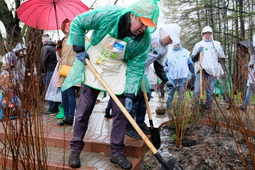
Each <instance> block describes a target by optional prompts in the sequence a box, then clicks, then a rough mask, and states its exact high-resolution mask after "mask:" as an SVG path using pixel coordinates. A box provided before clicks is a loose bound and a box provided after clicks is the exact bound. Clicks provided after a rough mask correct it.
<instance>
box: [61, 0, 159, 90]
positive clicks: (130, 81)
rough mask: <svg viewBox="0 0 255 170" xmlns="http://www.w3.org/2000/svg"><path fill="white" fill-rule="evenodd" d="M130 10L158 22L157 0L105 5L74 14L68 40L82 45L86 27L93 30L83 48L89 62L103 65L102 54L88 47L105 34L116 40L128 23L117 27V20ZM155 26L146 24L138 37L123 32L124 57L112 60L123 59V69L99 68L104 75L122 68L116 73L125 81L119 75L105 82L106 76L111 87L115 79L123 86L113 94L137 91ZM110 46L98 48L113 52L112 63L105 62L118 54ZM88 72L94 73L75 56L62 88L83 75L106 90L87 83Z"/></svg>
mask: <svg viewBox="0 0 255 170" xmlns="http://www.w3.org/2000/svg"><path fill="white" fill-rule="evenodd" d="M129 12H131V13H133V14H134V15H136V16H142V17H147V18H151V19H152V20H153V21H154V23H156V24H157V18H158V16H159V10H158V6H157V3H156V2H154V1H153V0H144V1H138V2H136V3H134V4H133V5H131V6H130V7H128V8H123V7H119V6H108V7H104V8H99V9H96V10H93V11H89V12H85V13H83V14H81V15H79V16H77V17H76V18H75V19H74V20H73V22H72V26H71V30H70V36H69V39H68V43H70V44H71V45H78V46H84V44H85V36H86V33H87V31H89V30H93V32H92V35H91V37H90V43H89V44H88V46H87V48H86V49H87V52H88V54H89V55H90V61H91V63H92V65H94V66H95V67H97V68H100V67H101V68H105V65H107V64H106V63H104V59H103V60H102V58H104V56H99V57H98V56H95V55H93V52H92V51H91V50H90V48H94V47H95V46H97V45H98V44H99V43H100V42H101V41H102V40H104V38H105V37H106V36H108V37H110V38H114V39H117V40H118V31H119V29H129V24H126V25H123V26H126V28H118V27H119V26H120V24H119V20H120V18H121V17H123V16H124V15H125V14H127V13H129ZM81 23H82V24H81ZM154 30H155V28H152V27H148V28H147V29H146V32H145V33H144V34H143V35H142V36H140V37H133V36H126V37H125V38H124V39H121V41H124V43H125V52H124V57H123V58H121V59H118V58H116V60H115V61H118V62H119V61H121V62H122V63H124V64H125V65H126V69H124V70H123V69H120V70H119V69H118V68H116V69H113V68H110V69H103V70H101V71H100V70H99V73H100V75H101V76H102V77H103V78H104V79H105V78H107V76H105V75H108V77H109V75H111V76H114V75H115V74H118V73H120V72H122V73H123V72H124V74H119V75H121V76H119V77H122V76H125V78H124V81H125V82H124V83H123V82H120V79H113V80H111V82H107V79H105V81H106V83H109V84H108V85H109V86H110V88H113V89H114V88H115V87H114V85H115V84H114V81H115V82H119V84H120V86H124V88H123V90H122V89H121V88H120V89H118V90H116V91H114V90H113V91H114V93H115V94H123V93H126V94H131V95H136V94H137V92H138V90H139V88H140V82H141V79H142V77H143V73H144V68H145V61H146V59H147V55H148V52H149V47H150V42H151V37H150V33H152V32H153V31H154ZM115 44H116V43H115ZM120 45H122V44H120ZM106 47H107V46H106ZM113 48H114V46H110V47H109V49H107V48H106V50H105V51H106V52H105V51H104V52H102V51H103V50H102V49H101V52H100V53H101V55H105V54H106V55H107V53H108V52H110V53H109V55H108V56H106V57H111V56H113V57H111V59H113V60H112V63H109V62H108V65H109V64H114V62H115V61H114V59H115V56H117V55H118V51H114V50H113ZM99 51H100V50H99ZM100 59H101V60H100ZM123 68H125V67H123ZM84 70H85V74H84ZM91 76H94V75H92V74H91V73H89V72H88V69H86V65H85V66H84V65H83V64H82V63H81V62H80V61H78V60H75V62H74V64H73V67H72V70H71V71H70V73H69V74H68V76H67V78H66V80H65V82H64V84H63V86H62V90H65V89H66V88H68V87H70V86H72V85H74V84H77V83H79V82H82V81H84V79H85V82H84V84H86V85H88V86H90V87H92V88H95V89H98V90H105V89H104V88H103V87H99V88H98V86H93V85H90V83H91V82H86V78H87V77H91ZM90 80H92V79H90ZM93 81H95V82H97V81H98V80H97V79H96V78H94V80H93ZM111 85H112V86H111Z"/></svg>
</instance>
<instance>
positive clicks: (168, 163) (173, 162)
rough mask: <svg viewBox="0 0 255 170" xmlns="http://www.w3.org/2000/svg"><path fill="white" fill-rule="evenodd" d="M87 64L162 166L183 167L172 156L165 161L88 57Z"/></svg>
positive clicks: (168, 168)
mask: <svg viewBox="0 0 255 170" xmlns="http://www.w3.org/2000/svg"><path fill="white" fill-rule="evenodd" d="M86 64H87V65H88V67H89V68H90V69H91V71H92V72H93V73H94V75H95V76H96V77H97V79H98V81H100V83H101V84H102V85H103V86H104V88H105V89H106V90H107V92H108V93H109V95H110V96H111V97H112V99H113V100H114V102H115V103H116V104H117V105H118V107H119V108H120V110H121V111H122V112H123V114H124V115H125V116H126V118H127V119H128V121H129V122H130V123H131V125H132V126H133V127H134V129H135V130H136V131H137V133H138V134H139V135H140V136H141V138H142V139H143V141H144V142H145V143H146V145H147V146H148V147H149V148H150V150H151V151H152V153H153V154H154V156H155V157H156V158H157V160H158V161H159V162H160V163H161V165H162V166H163V167H162V168H164V169H166V170H174V169H175V170H181V169H182V168H181V167H180V166H179V165H178V163H177V161H176V160H175V159H174V158H170V159H169V160H168V161H165V160H164V159H163V157H162V156H161V155H160V153H159V152H158V151H157V149H156V148H155V147H154V146H153V144H152V143H151V142H150V140H149V139H148V138H147V136H146V135H145V134H144V133H143V131H142V130H141V129H140V127H139V126H138V125H137V123H136V122H135V121H134V119H133V118H132V116H131V115H130V114H129V113H128V111H127V110H126V108H125V107H124V106H123V104H122V103H121V102H120V100H119V99H118V98H117V97H116V95H115V94H114V93H113V91H112V90H111V89H110V87H109V86H108V85H107V84H106V82H105V81H104V80H103V79H102V77H101V76H100V75H99V74H98V72H97V71H96V69H95V68H94V66H93V65H92V64H91V63H90V61H89V60H88V59H87V58H86Z"/></svg>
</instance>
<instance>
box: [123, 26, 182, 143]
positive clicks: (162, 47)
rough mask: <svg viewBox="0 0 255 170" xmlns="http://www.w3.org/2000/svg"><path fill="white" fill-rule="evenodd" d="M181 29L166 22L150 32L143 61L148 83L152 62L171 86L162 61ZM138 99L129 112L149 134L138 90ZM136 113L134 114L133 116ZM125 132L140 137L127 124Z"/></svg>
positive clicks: (149, 95)
mask: <svg viewBox="0 0 255 170" xmlns="http://www.w3.org/2000/svg"><path fill="white" fill-rule="evenodd" d="M180 31H181V27H180V26H179V25H177V24H166V25H164V26H162V27H161V28H158V29H157V30H156V31H155V32H154V33H152V35H151V37H152V41H151V47H150V52H149V55H148V59H147V61H146V63H145V72H144V74H145V76H146V77H147V79H148V81H149V83H152V82H154V81H155V80H156V81H157V79H155V77H153V76H149V74H150V65H151V64H153V67H154V70H155V73H154V72H153V74H156V75H157V76H158V77H159V78H160V79H161V80H162V82H163V83H164V84H165V85H166V86H167V87H172V84H171V82H169V81H168V78H167V77H166V73H165V71H164V61H165V56H166V54H167V51H168V46H169V44H172V42H173V41H177V39H178V37H179V34H180ZM150 87H151V88H152V87H153V85H152V84H150ZM138 96H140V97H139V99H137V105H136V106H137V107H136V108H134V109H133V110H132V111H131V112H130V114H131V116H133V117H136V123H137V124H138V125H139V127H140V128H141V129H142V130H143V132H144V133H146V134H150V130H149V128H148V127H147V125H146V124H145V122H144V121H145V116H146V104H145V100H144V97H143V93H142V92H141V91H140V93H139V95H138ZM150 97H151V93H148V99H149V100H150ZM134 115H136V116H134ZM126 134H127V135H128V136H130V137H132V138H136V139H141V137H140V136H139V134H138V133H137V132H136V131H135V129H134V128H133V127H132V126H131V125H130V124H129V126H128V128H127V131H126Z"/></svg>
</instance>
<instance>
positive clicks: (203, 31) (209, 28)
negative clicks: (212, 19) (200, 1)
mask: <svg viewBox="0 0 255 170" xmlns="http://www.w3.org/2000/svg"><path fill="white" fill-rule="evenodd" d="M205 32H211V33H212V32H213V31H212V28H211V27H210V26H206V27H204V28H203V30H202V35H203V33H205Z"/></svg>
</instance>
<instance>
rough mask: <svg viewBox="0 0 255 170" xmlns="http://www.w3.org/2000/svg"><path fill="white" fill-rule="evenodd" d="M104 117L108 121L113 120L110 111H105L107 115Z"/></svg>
mask: <svg viewBox="0 0 255 170" xmlns="http://www.w3.org/2000/svg"><path fill="white" fill-rule="evenodd" d="M104 117H105V118H106V119H111V118H112V115H111V114H110V109H107V108H106V109H105V115H104Z"/></svg>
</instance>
